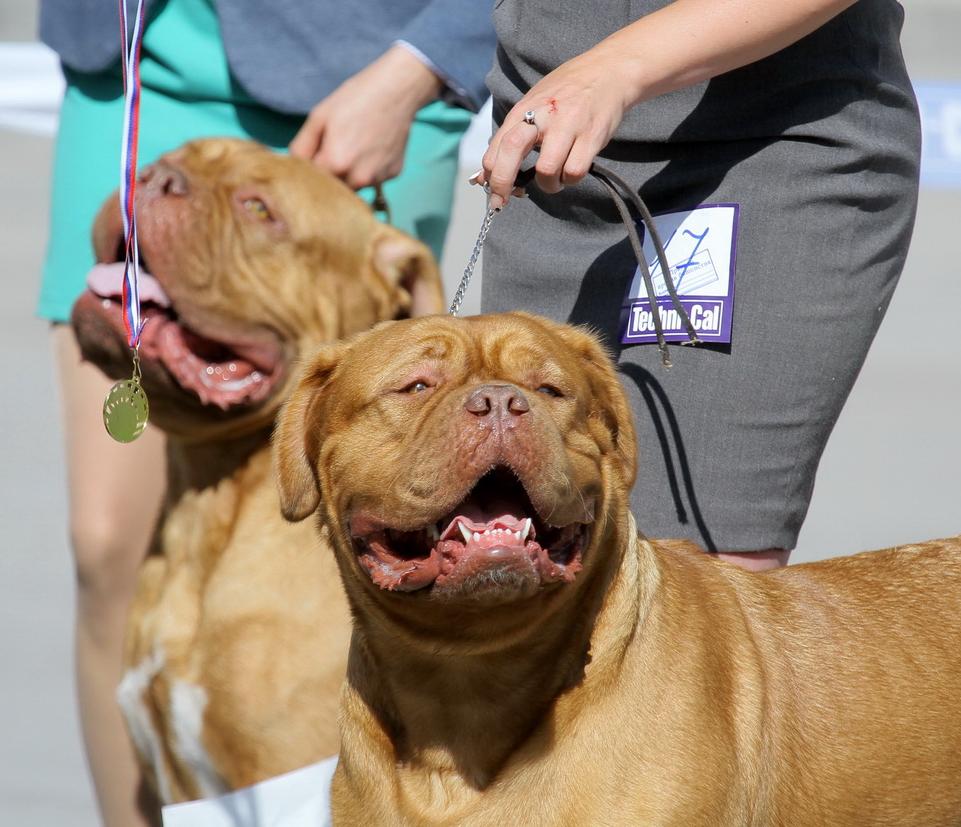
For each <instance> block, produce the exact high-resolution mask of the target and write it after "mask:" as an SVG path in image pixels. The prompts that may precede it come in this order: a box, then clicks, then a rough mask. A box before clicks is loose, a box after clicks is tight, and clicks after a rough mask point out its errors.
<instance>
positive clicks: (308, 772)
mask: <svg viewBox="0 0 961 827" xmlns="http://www.w3.org/2000/svg"><path fill="white" fill-rule="evenodd" d="M336 767H337V756H336V755H335V756H333V757H331V758H325V759H324V760H323V761H320V762H319V763H317V764H311V765H310V766H307V767H301V768H300V769H299V770H294V771H293V772H288V773H285V774H284V775H278V776H277V777H276V778H269V779H267V780H266V781H261V782H260V783H258V784H254V785H253V786H251V787H244V789H242V790H234V791H233V792H230V793H226V794H225V795H220V796H217V797H216V798H204V799H201V800H200V801H187V802H185V803H183V804H171V805H170V806H168V807H164V808H163V823H164V827H330V824H331V820H330V780H331V778H333V775H334V769H335V768H336Z"/></svg>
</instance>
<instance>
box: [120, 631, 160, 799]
mask: <svg viewBox="0 0 961 827" xmlns="http://www.w3.org/2000/svg"><path fill="white" fill-rule="evenodd" d="M163 666H164V653H163V650H162V649H161V647H160V646H155V647H154V650H153V652H151V653H150V655H148V656H147V657H146V658H144V659H143V660H142V661H141V662H140V663H138V664H137V665H136V666H135V667H133V668H132V669H128V670H127V672H126V674H125V675H124V676H123V680H121V681H120V685H119V686H118V687H117V703H119V704H120V709H121V711H122V712H123V715H124V718H126V720H127V729H128V730H129V731H130V737H131V738H132V739H133V742H134V746H135V747H136V749H137V752H138V753H140V757H141V758H142V759H143V760H144V761H145V762H146V763H148V764H150V766H152V767H153V768H154V775H155V776H156V779H157V793H158V794H159V795H160V799H161V801H162V802H164V803H169V802H170V801H172V800H173V794H172V791H171V787H170V779H169V777H168V774H167V764H166V760H165V756H164V749H163V742H162V740H161V735H160V732H159V730H158V729H157V727H156V725H155V724H154V717H153V714H152V706H151V703H150V697H149V694H148V693H149V691H150V683H151V682H152V681H153V679H154V678H155V677H156V676H157V675H158V674H159V673H160V670H161V669H163Z"/></svg>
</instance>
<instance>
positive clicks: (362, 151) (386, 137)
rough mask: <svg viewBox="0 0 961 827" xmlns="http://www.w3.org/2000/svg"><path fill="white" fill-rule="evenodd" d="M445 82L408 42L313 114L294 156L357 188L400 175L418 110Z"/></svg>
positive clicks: (295, 142)
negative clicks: (415, 52)
mask: <svg viewBox="0 0 961 827" xmlns="http://www.w3.org/2000/svg"><path fill="white" fill-rule="evenodd" d="M441 88H442V83H441V81H440V79H439V78H438V77H437V75H435V74H434V73H433V72H432V71H431V70H430V69H429V68H428V67H427V66H425V65H424V63H423V62H421V61H420V60H418V59H417V58H416V57H415V56H414V55H412V54H411V53H410V52H409V51H407V49H405V48H404V47H403V46H393V47H391V48H390V49H388V50H387V51H386V52H384V54H383V55H381V56H380V57H379V58H378V59H377V60H375V61H374V62H373V63H371V64H370V65H369V66H367V67H366V68H364V69H362V70H361V71H360V72H358V73H357V74H356V75H354V76H353V77H350V78H348V79H347V80H345V81H344V82H343V83H342V84H341V85H340V86H338V87H337V88H336V89H335V90H334V91H333V92H331V93H330V95H328V96H327V97H326V98H324V100H322V101H321V102H320V103H318V104H317V105H316V106H315V107H314V108H313V109H312V110H311V112H310V114H309V115H308V116H307V120H306V122H305V123H304V125H303V126H302V127H301V128H300V131H299V132H298V133H297V134H296V135H295V136H294V139H293V140H292V141H291V142H290V147H289V149H290V154H291V155H295V156H297V157H298V158H306V159H307V160H311V161H313V162H314V163H315V164H316V165H317V166H319V167H322V168H324V169H326V170H328V171H330V172H332V173H333V174H334V175H336V176H337V177H338V178H341V179H342V180H343V181H344V182H345V183H346V184H347V185H348V186H350V187H352V188H353V189H355V190H356V189H361V188H362V187H367V186H371V185H373V184H379V183H381V182H383V181H386V180H388V179H389V178H393V177H394V176H396V175H398V174H399V173H400V171H401V169H402V167H403V164H404V151H405V150H406V148H407V136H408V134H409V133H410V125H411V123H412V122H413V120H414V116H415V115H416V114H417V110H418V109H420V108H421V107H422V106H424V105H425V104H427V103H429V102H430V101H432V100H433V99H434V98H436V97H437V95H438V94H439V93H440V90H441Z"/></svg>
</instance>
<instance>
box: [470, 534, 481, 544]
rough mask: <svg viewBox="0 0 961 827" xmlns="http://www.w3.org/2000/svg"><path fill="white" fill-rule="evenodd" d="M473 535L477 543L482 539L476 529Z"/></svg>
mask: <svg viewBox="0 0 961 827" xmlns="http://www.w3.org/2000/svg"><path fill="white" fill-rule="evenodd" d="M471 537H472V539H473V540H474V542H475V543H476V542H477V541H478V540H479V539H480V534H479V533H478V532H476V531H475V532H474V533H473V534H472V535H471Z"/></svg>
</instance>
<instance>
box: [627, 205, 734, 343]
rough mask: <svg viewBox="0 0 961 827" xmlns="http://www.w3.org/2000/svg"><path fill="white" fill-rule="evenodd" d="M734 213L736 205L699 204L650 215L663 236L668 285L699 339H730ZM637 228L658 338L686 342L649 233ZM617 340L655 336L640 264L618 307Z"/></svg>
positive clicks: (653, 339) (648, 339) (634, 340)
mask: <svg viewBox="0 0 961 827" xmlns="http://www.w3.org/2000/svg"><path fill="white" fill-rule="evenodd" d="M739 213H740V208H739V206H738V205H737V204H705V205H703V206H700V207H696V208H694V209H692V210H683V211H681V212H673V213H665V214H664V215H657V216H654V224H655V226H656V227H657V230H658V233H659V234H660V236H661V239H662V240H663V241H664V252H665V253H667V261H668V264H669V265H670V268H671V277H672V279H673V280H674V287H675V289H676V290H677V294H678V296H679V298H680V300H681V304H682V305H683V306H684V308H685V310H687V313H688V315H689V316H690V318H691V323H692V324H693V325H694V329H695V330H696V331H697V335H698V338H699V339H702V340H703V341H705V342H730V341H731V314H732V311H733V309H734V264H735V259H736V251H737V229H738V216H739ZM638 229H639V230H640V232H641V233H642V238H643V239H644V257H645V258H646V259H647V263H648V266H649V267H650V268H651V280H652V282H653V283H654V293H655V295H656V296H657V305H658V307H657V312H658V313H659V314H660V317H661V325H662V327H663V329H664V338H665V339H666V340H667V341H669V342H681V341H686V340H687V333H686V331H685V329H684V324H683V321H682V319H681V317H680V314H679V313H678V312H677V311H676V310H675V309H674V305H673V303H672V302H671V299H670V297H669V296H668V293H667V286H666V285H665V283H664V273H663V272H662V271H661V264H660V262H659V261H658V258H657V254H656V251H655V250H654V244H653V243H652V242H651V238H650V234H648V233H646V232H644V227H643V225H639V227H638ZM621 341H622V342H623V343H624V344H643V343H646V342H656V341H657V336H656V334H655V327H654V315H653V312H652V309H651V302H650V300H649V299H648V298H647V291H646V290H645V288H644V280H643V279H642V277H641V270H640V267H638V268H637V269H636V270H635V271H634V279H633V280H632V282H631V287H630V290H629V291H628V294H627V296H626V298H625V300H624V304H623V307H622V313H621Z"/></svg>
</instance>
